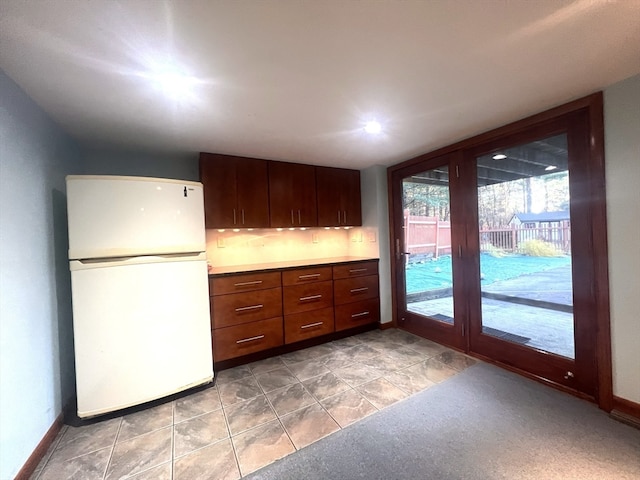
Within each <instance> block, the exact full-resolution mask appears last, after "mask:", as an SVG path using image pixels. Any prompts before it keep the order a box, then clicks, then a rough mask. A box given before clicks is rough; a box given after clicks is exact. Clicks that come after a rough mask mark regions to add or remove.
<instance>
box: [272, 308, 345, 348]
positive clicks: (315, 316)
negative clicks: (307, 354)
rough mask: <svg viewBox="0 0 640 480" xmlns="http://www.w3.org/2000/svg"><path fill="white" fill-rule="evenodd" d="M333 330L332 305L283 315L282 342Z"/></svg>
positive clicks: (289, 341)
mask: <svg viewBox="0 0 640 480" xmlns="http://www.w3.org/2000/svg"><path fill="white" fill-rule="evenodd" d="M333 330H334V328H333V308H332V307H328V308H323V309H321V310H314V311H312V312H303V313H296V314H294V315H287V316H285V317H284V343H294V342H299V341H301V340H306V339H307V338H312V337H318V336H320V335H326V334H327V333H331V332H333Z"/></svg>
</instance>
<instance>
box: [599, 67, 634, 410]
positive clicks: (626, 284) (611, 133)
mask: <svg viewBox="0 0 640 480" xmlns="http://www.w3.org/2000/svg"><path fill="white" fill-rule="evenodd" d="M604 123H605V168H606V188H607V234H608V243H609V287H610V298H611V333H612V351H613V352H612V353H613V393H614V395H616V396H618V397H622V398H625V399H627V400H631V401H633V402H636V403H640V75H636V76H635V77H632V78H629V79H627V80H625V81H623V82H620V83H617V84H615V85H612V86H610V87H609V88H607V89H606V90H605V92H604Z"/></svg>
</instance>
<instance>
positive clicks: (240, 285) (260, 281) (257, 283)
mask: <svg viewBox="0 0 640 480" xmlns="http://www.w3.org/2000/svg"><path fill="white" fill-rule="evenodd" d="M261 283H262V280H254V281H253V282H240V283H234V284H233V286H234V287H246V286H247V285H260V284H261Z"/></svg>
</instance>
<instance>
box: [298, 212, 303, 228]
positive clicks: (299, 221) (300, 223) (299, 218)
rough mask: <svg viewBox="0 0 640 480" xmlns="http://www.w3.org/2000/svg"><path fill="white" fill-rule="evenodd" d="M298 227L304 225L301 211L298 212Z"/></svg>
mask: <svg viewBox="0 0 640 480" xmlns="http://www.w3.org/2000/svg"><path fill="white" fill-rule="evenodd" d="M298 225H302V217H301V216H300V210H298Z"/></svg>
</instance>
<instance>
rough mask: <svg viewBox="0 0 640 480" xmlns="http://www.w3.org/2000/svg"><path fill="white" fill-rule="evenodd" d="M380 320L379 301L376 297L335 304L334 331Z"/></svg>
mask: <svg viewBox="0 0 640 480" xmlns="http://www.w3.org/2000/svg"><path fill="white" fill-rule="evenodd" d="M379 321H380V301H379V300H378V299H377V298H372V299H370V300H363V301H360V302H353V303H347V304H345V305H336V310H335V325H336V332H339V331H342V330H348V329H350V328H356V327H361V326H362V325H366V324H368V323H377V322H379Z"/></svg>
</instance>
